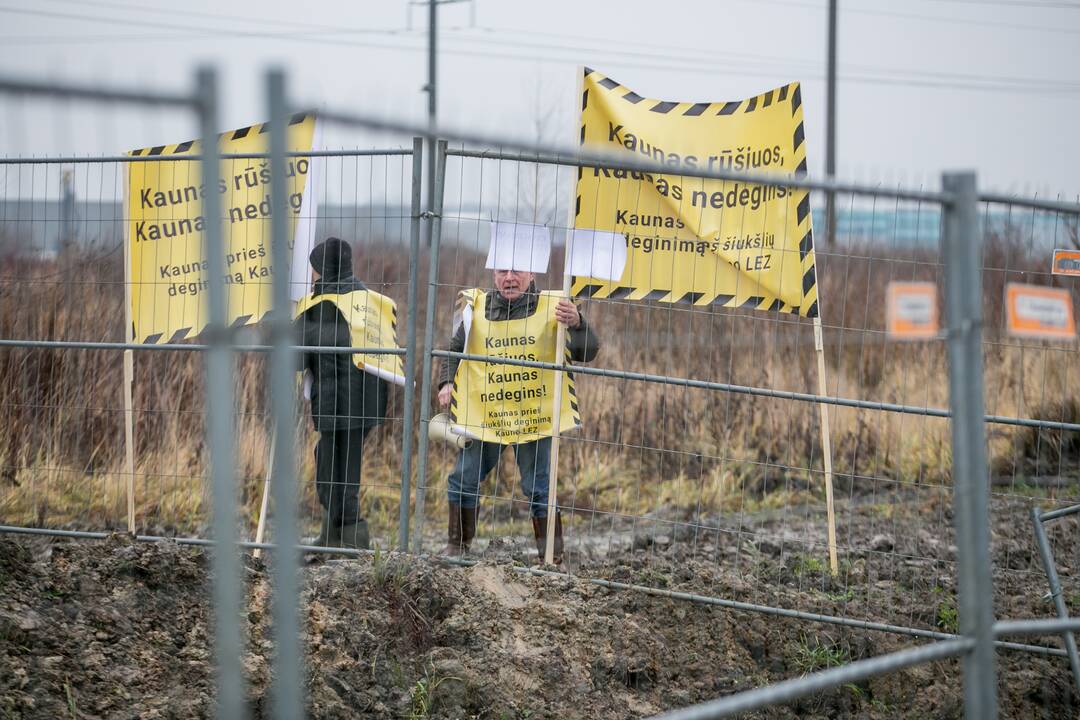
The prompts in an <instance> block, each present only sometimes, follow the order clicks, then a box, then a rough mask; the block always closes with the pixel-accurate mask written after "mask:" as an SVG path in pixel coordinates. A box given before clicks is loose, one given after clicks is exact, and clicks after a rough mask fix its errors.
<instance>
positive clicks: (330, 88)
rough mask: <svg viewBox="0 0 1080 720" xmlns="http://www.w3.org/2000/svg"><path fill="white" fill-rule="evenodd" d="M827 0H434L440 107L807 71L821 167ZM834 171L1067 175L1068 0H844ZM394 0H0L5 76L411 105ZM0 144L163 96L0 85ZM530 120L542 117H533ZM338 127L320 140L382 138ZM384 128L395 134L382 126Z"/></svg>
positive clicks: (162, 124) (1078, 18)
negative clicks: (219, 86)
mask: <svg viewBox="0 0 1080 720" xmlns="http://www.w3.org/2000/svg"><path fill="white" fill-rule="evenodd" d="M826 7H827V3H826V2H824V0H753V1H751V0H732V1H728V2H715V1H713V2H708V1H698V2H667V3H655V2H653V3H644V2H624V3H614V2H602V3H601V2H583V1H582V0H576V1H575V2H567V1H565V0H545V1H544V2H536V0H532V1H531V2H524V1H523V0H498V1H496V0H475V2H474V3H462V4H460V5H444V6H442V7H441V8H440V23H441V25H440V29H441V30H442V31H443V32H442V34H441V39H440V49H441V50H442V52H441V54H440V64H439V71H440V73H439V83H440V88H439V89H440V97H439V108H440V115H441V118H442V119H443V120H444V121H445V122H446V123H448V124H449V125H453V126H461V127H467V128H469V129H471V130H481V131H489V132H491V133H498V134H500V135H503V136H505V135H507V134H512V135H515V136H517V137H523V138H529V139H535V138H536V137H537V135H538V133H539V134H542V135H543V139H545V140H548V141H551V142H558V143H560V144H567V143H571V142H573V140H574V135H575V133H574V117H573V116H574V111H575V100H574V98H573V95H574V94H575V93H574V89H575V86H576V77H575V72H574V70H575V66H577V65H578V64H586V65H590V66H592V67H595V68H597V69H599V70H601V71H602V72H604V73H605V74H608V75H611V76H613V77H615V78H616V79H617V80H619V81H620V82H621V83H623V84H624V85H627V86H629V87H632V88H634V89H635V90H636V91H637V92H638V93H640V94H642V95H645V96H648V97H657V98H660V99H666V100H680V101H720V100H737V99H741V98H744V97H747V96H750V95H753V94H757V93H759V92H762V91H764V90H766V89H770V88H773V87H776V86H779V85H781V84H784V83H787V82H790V81H792V80H798V81H801V82H802V83H803V87H804V99H805V100H804V101H805V119H806V127H807V135H808V141H809V159H810V166H811V170H812V171H816V172H820V171H821V169H822V168H823V165H824V109H825V84H824V79H823V78H824V58H825V40H826V39H825V23H826V12H825V9H826ZM840 7H841V16H840V35H839V38H840V40H839V57H840V86H839V115H838V117H839V131H838V136H839V142H838V153H839V160H838V163H839V169H840V172H841V174H843V175H845V176H846V177H848V178H853V179H856V180H863V181H871V180H872V181H881V182H883V183H886V184H897V183H903V184H905V185H919V184H927V185H935V184H936V183H937V181H938V180H937V179H938V176H939V174H940V172H941V170H943V169H959V168H975V169H976V170H977V171H978V172H979V175H980V185H981V186H982V187H983V188H984V189H995V190H1002V191H1019V192H1026V193H1034V192H1038V193H1039V194H1040V195H1047V194H1049V195H1058V194H1062V195H1063V196H1064V197H1069V198H1075V197H1076V196H1077V194H1078V193H1080V173H1078V172H1077V166H1078V165H1080V143H1078V135H1077V120H1076V118H1077V117H1078V116H1080V2H1070V1H1062V2H1053V1H1051V0H986V1H985V2H981V3H980V2H977V0H912V1H911V2H906V3H903V4H900V3H887V2H885V1H884V0H841V2H840ZM408 10H409V6H408V5H407V3H406V0H382V1H380V2H375V1H374V0H368V1H366V2H363V1H361V2H348V3H347V2H313V3H308V4H307V6H306V7H304V6H302V4H300V3H295V2H294V3H285V2H280V1H278V0H260V1H259V2H247V1H239V0H235V1H234V2H230V3H222V2H220V0H219V1H218V2H213V1H211V0H188V2H185V3H184V4H182V5H177V4H176V3H165V2H164V0H146V1H145V2H141V3H136V2H135V0H37V1H36V2H27V1H26V0H23V1H22V2H19V0H7V1H6V2H0V17H2V18H3V23H2V30H0V38H2V41H0V66H2V67H3V68H4V70H3V72H4V73H5V74H17V75H18V74H26V75H30V76H34V77H45V78H64V79H70V80H79V81H107V82H109V83H111V84H117V85H120V84H123V85H131V84H137V85H140V86H143V87H159V88H167V89H173V90H177V89H180V90H183V89H186V88H188V87H190V85H191V83H192V75H193V71H194V68H195V67H196V66H197V65H198V64H199V63H202V62H211V63H214V64H216V65H217V66H218V67H219V68H220V71H221V73H222V82H223V90H224V93H223V95H224V111H223V128H222V129H226V128H231V127H238V126H243V125H248V124H251V123H253V122H257V121H259V120H261V119H263V118H264V116H265V109H264V103H265V101H264V92H263V87H264V80H263V71H264V69H265V67H266V66H267V65H268V64H271V63H273V64H278V65H281V66H283V67H284V68H286V69H287V71H288V73H289V84H290V88H291V90H292V93H293V97H294V98H295V99H296V100H297V101H303V102H305V103H310V104H315V105H316V106H330V107H335V108H347V109H356V110H363V111H366V112H375V113H378V114H380V115H393V116H399V117H402V118H406V119H409V120H412V121H419V120H422V119H423V117H424V112H425V108H426V98H425V96H424V95H423V94H422V93H421V92H420V88H421V86H422V85H423V84H424V83H425V82H426V73H427V69H426V68H427V65H426V47H425V44H426V18H427V9H426V8H423V7H413V8H412V20H411V28H412V29H411V30H409V29H408V28H409V26H410V23H409V20H408V15H409V12H408ZM3 107H4V110H3V111H2V112H0V153H3V154H7V155H25V154H38V155H41V154H54V153H79V154H101V153H109V154H112V153H116V152H120V151H122V150H125V149H129V148H134V147H144V146H149V145H155V144H161V143H168V142H178V141H181V140H185V139H189V138H190V137H192V136H193V135H194V124H193V122H192V120H191V119H190V118H188V117H184V116H182V115H178V114H177V113H176V112H175V111H173V112H163V111H153V112H146V111H139V112H135V111H129V110H122V109H118V108H115V107H110V108H97V109H95V110H93V111H87V110H83V109H78V108H75V107H74V106H73V105H70V104H59V103H51V104H46V103H42V102H40V101H34V102H27V101H22V100H20V101H12V100H11V99H10V98H5V99H4V100H3ZM538 116H542V117H544V118H545V119H544V120H543V121H542V122H539V123H538V122H537V121H536V118H537V117H538ZM386 142H389V140H388V139H387V138H385V137H383V138H376V137H372V136H370V135H361V134H359V133H356V132H352V131H349V132H346V131H334V132H331V133H330V134H329V135H328V137H327V145H328V146H336V145H344V146H348V147H355V146H360V147H365V146H370V145H371V144H372V143H378V144H385V143H386ZM393 142H394V144H399V143H400V142H402V140H401V139H394V140H393Z"/></svg>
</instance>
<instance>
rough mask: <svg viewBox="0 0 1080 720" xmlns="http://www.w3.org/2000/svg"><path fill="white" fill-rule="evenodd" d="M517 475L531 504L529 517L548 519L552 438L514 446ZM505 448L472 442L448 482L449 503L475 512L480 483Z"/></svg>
mask: <svg viewBox="0 0 1080 720" xmlns="http://www.w3.org/2000/svg"><path fill="white" fill-rule="evenodd" d="M511 447H513V448H514V458H515V459H516V460H517V466H518V472H520V473H521V492H523V493H524V494H525V497H526V498H528V500H529V513H530V514H531V515H532V516H533V517H534V518H541V517H547V496H548V478H549V470H550V466H551V438H540V439H539V440H534V441H532V442H527V443H521V444H520V445H512V446H511ZM504 449H506V445H500V444H499V443H482V442H473V444H472V445H470V446H469V447H467V448H463V449H462V450H461V452H459V453H458V458H457V462H456V463H454V469H453V470H452V471H451V472H450V476H449V477H447V478H446V486H447V488H446V495H447V497H448V498H449V500H450V502H452V503H456V504H458V505H460V506H461V507H463V508H470V509H471V508H474V507H476V505H477V502H478V501H479V499H480V498H479V494H480V483H481V482H482V481H483V480H484V478H486V477H487V475H488V473H490V472H491V471H492V469H494V468H495V466H497V465H498V464H499V457H500V456H501V455H502V451H503V450H504Z"/></svg>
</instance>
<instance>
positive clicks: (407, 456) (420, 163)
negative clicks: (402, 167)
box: [398, 137, 424, 552]
mask: <svg viewBox="0 0 1080 720" xmlns="http://www.w3.org/2000/svg"><path fill="white" fill-rule="evenodd" d="M423 175H424V140H423V138H419V137H414V138H413V144H412V210H411V212H410V220H409V291H408V299H407V300H406V301H405V302H406V304H407V305H408V306H409V311H408V312H409V321H408V323H409V324H408V329H407V330H406V331H405V333H406V334H405V411H404V412H403V413H402V419H401V500H400V501H399V503H400V504H399V506H398V548H399V549H400V550H401V551H402V552H405V551H407V550H408V549H409V487H410V483H411V481H412V441H413V429H412V427H413V405H414V404H415V402H416V302H417V301H416V295H417V287H416V285H417V283H418V282H419V280H418V277H417V267H418V266H419V264H420V212H421V209H420V197H421V191H422V189H423V184H424V183H423Z"/></svg>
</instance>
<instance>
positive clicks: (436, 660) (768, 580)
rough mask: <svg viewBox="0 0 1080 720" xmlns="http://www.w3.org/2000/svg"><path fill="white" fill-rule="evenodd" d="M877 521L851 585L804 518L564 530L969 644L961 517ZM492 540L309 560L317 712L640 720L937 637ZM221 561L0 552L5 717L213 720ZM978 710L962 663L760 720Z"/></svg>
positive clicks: (1057, 529) (1021, 610)
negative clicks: (464, 559)
mask: <svg viewBox="0 0 1080 720" xmlns="http://www.w3.org/2000/svg"><path fill="white" fill-rule="evenodd" d="M1029 508H1030V503H1028V502H1024V501H1018V500H1001V499H997V500H995V502H994V508H993V516H994V538H993V541H994V558H995V567H996V573H995V575H996V577H995V580H996V597H995V600H996V613H997V615H998V617H1047V616H1049V615H1050V614H1051V612H1052V610H1051V607H1050V605H1049V603H1048V602H1047V601H1046V600H1045V599H1044V597H1043V596H1044V595H1045V588H1046V582H1045V577H1044V576H1043V575H1042V574H1041V571H1038V572H1037V570H1038V565H1037V555H1036V552H1035V548H1034V544H1033V541H1032V539H1031V526H1030V521H1029V519H1028V516H1027V513H1028V511H1029ZM882 512H883V511H882V508H881V507H880V506H878V505H867V504H863V505H861V506H858V507H854V506H853V507H845V508H843V509H842V517H843V518H845V524H844V525H843V527H844V528H845V530H844V532H845V533H846V535H845V536H844V537H843V538H842V546H848V547H866V548H867V550H866V551H861V552H857V553H850V552H849V553H844V554H843V556H842V562H841V572H840V574H839V575H838V576H837V577H836V578H835V579H834V578H833V577H832V576H831V575H830V574H829V573H828V572H827V566H826V565H825V564H824V563H823V562H822V560H820V559H819V558H818V555H820V553H818V552H816V551H814V552H803V551H802V550H803V546H802V545H800V538H801V539H803V540H805V539H806V538H808V537H811V535H809V534H808V533H803V532H802V531H801V530H802V529H805V528H802V529H800V525H799V523H800V522H801V521H800V520H799V519H798V518H794V517H790V516H788V517H784V518H776V517H768V516H762V517H761V518H760V519H759V521H758V522H756V523H755V524H754V525H753V527H752V528H751V530H752V532H753V533H755V534H754V535H749V536H747V537H745V538H743V539H742V540H741V541H739V542H729V541H727V540H725V538H724V537H723V536H721V535H716V536H715V537H706V536H703V535H702V534H701V533H700V532H697V533H695V532H693V531H689V530H679V528H680V527H682V526H679V525H665V524H663V523H658V524H656V526H655V527H652V528H648V527H639V528H635V529H633V530H630V531H625V532H624V531H623V530H625V529H623V530H620V533H612V532H608V533H604V534H603V536H602V537H603V538H604V539H605V540H604V542H606V545H604V542H600V541H597V540H596V538H594V537H591V536H588V535H586V531H587V530H588V529H589V527H590V525H589V523H588V522H584V521H579V522H578V523H576V524H575V525H574V526H573V527H572V528H571V529H569V530H568V534H575V533H576V540H577V542H576V543H575V547H578V548H580V549H581V552H580V553H577V554H576V556H572V560H573V561H574V562H575V563H576V565H577V567H576V568H575V570H576V572H577V573H578V574H580V575H591V576H594V577H602V578H608V579H613V580H618V581H622V582H629V583H641V584H645V585H650V586H653V587H666V588H671V589H678V590H686V591H695V592H701V593H706V594H711V595H715V596H719V597H724V598H729V599H735V600H742V601H747V602H754V603H762V604H770V605H780V606H784V607H789V608H796V609H800V610H811V611H817V612H823V613H829V614H842V615H848V616H851V617H856V618H859V619H865V620H877V621H883V622H890V623H896V624H903V625H911V626H915V627H920V628H926V629H940V630H946V631H951V630H954V629H955V627H956V620H957V618H956V604H955V582H954V580H953V574H954V565H953V564H952V559H953V555H954V553H955V549H954V548H953V547H952V545H951V538H950V537H949V535H948V533H947V532H946V531H944V530H942V529H940V526H939V525H938V524H937V523H936V522H932V520H933V519H934V518H941V519H944V520H947V519H948V518H947V516H948V508H947V507H945V506H942V505H940V504H935V503H929V504H926V503H923V504H917V503H909V504H907V505H903V506H902V505H897V504H895V503H894V504H892V506H891V509H889V511H888V516H887V517H883V516H882ZM805 523H806V525H807V527H809V526H810V525H814V524H815V523H813V522H812V521H811V519H809V518H807V519H806V520H805ZM1048 529H1049V531H1050V534H1051V537H1052V539H1053V541H1054V545H1055V552H1056V555H1057V558H1056V559H1057V565H1058V567H1059V569H1060V572H1061V573H1062V579H1063V581H1064V583H1065V585H1066V595H1067V597H1068V600H1069V602H1070V603H1073V607H1072V610H1073V612H1075V613H1080V584H1078V579H1080V578H1078V577H1077V575H1078V574H1080V573H1078V571H1077V568H1078V567H1080V524H1078V522H1077V520H1076V518H1075V517H1074V518H1073V519H1071V520H1063V521H1058V522H1056V523H1054V524H1052V525H1050V526H1048ZM615 536H618V538H620V539H621V540H625V544H620V542H621V540H620V542H615V543H613V542H612V537H615ZM484 545H486V546H487V547H486V550H485V551H484V553H483V556H482V557H481V559H480V560H481V561H480V563H479V564H478V565H475V566H473V567H470V568H459V567H448V566H445V565H442V564H439V563H438V562H433V561H429V560H427V559H412V560H403V559H400V558H397V557H395V556H391V555H387V554H379V555H377V556H375V557H371V556H368V557H364V558H361V559H346V560H329V561H323V562H317V563H313V564H311V565H309V566H307V567H305V569H304V571H303V572H304V579H305V589H304V608H305V609H304V612H305V615H306V619H307V625H306V637H305V641H306V647H307V653H308V658H307V659H308V663H307V666H306V671H305V676H304V678H303V680H304V684H305V686H306V688H307V698H308V699H307V702H308V708H309V713H310V716H312V717H318V718H351V717H397V718H423V717H432V718H469V717H477V718H565V717H604V718H607V717H614V718H630V717H643V716H648V715H650V714H653V713H657V712H660V711H663V710H666V709H672V708H677V707H681V706H685V705H689V704H692V703H697V702H702V701H706V700H711V699H713V698H716V697H718V696H721V695H726V694H729V693H733V692H736V691H739V690H743V689H747V688H752V687H757V686H760V685H763V684H765V683H768V682H773V681H777V680H781V679H786V678H791V677H796V676H799V675H801V674H804V673H807V672H811V671H813V670H816V669H820V668H824V667H828V666H830V665H835V664H840V663H843V662H848V661H851V660H856V659H859V658H865V657H871V656H874V655H878V654H881V653H885V652H889V651H892V650H897V649H900V648H903V647H909V646H912V645H914V644H917V643H920V642H923V641H921V640H917V639H915V638H911V637H905V636H897V635H891V634H884V633H880V632H869V631H861V630H852V629H847V628H843V627H839V626H834V625H822V624H817V623H810V622H805V621H799V620H792V619H783V618H777V617H773V616H768V615H763V614H759V613H754V612H747V611H738V610H730V609H726V608H721V607H715V606H705V605H699V604H693V603H689V602H685V601H679V600H671V599H665V598H660V597H653V596H649V595H645V594H643V593H639V592H632V591H615V590H608V589H605V588H601V587H598V586H596V585H592V584H589V583H587V582H585V581H583V580H578V579H575V578H573V577H569V576H559V577H551V576H543V577H539V576H533V575H528V574H522V573H520V572H516V571H515V570H514V569H513V568H514V567H520V566H521V563H522V562H527V561H528V560H529V557H528V556H529V552H528V550H527V548H528V545H529V543H528V542H526V541H525V540H524V539H523V538H506V539H502V538H500V539H496V540H494V541H491V542H489V543H480V544H479V546H484ZM601 546H604V548H605V549H604V550H603V551H601V550H600V548H601ZM807 547H809V546H807ZM815 547H816V546H815ZM209 565H210V561H209V556H208V555H207V554H206V553H205V552H204V551H202V550H199V549H195V548H190V547H182V546H177V545H175V544H173V543H166V542H163V543H156V544H149V543H136V542H132V541H130V540H129V539H127V538H125V537H123V536H119V535H117V536H113V537H112V538H110V539H109V540H107V541H85V542H68V541H48V540H41V539H26V538H21V537H16V536H0V718H193V717H194V718H197V717H207V716H210V715H212V713H213V705H212V699H213V696H214V684H213V677H212V664H211V655H210V643H211V640H212V626H211V625H209V622H210V620H211V614H210V611H209V605H208V587H209V586H208V583H209ZM245 579H246V580H247V587H248V597H247V606H246V613H245V615H244V618H243V630H244V633H245V637H247V638H249V642H248V649H247V654H246V656H245V660H244V665H245V669H246V672H247V677H248V683H249V684H248V691H249V697H250V706H251V713H252V715H253V716H254V717H264V716H267V715H268V702H269V700H268V698H269V685H268V683H269V666H270V657H271V653H272V637H271V632H272V625H271V619H270V607H269V597H270V592H269V585H268V572H267V569H266V567H265V566H264V565H263V563H262V562H261V561H259V560H256V559H253V558H251V557H250V556H248V557H247V558H246V561H245ZM1035 640H1039V641H1041V642H1045V643H1047V644H1053V645H1059V643H1058V642H1057V640H1056V639H1054V638H1044V639H1041V640H1040V639H1035ZM1035 640H1033V641H1035ZM998 672H999V698H1000V705H1001V712H1000V716H1001V717H1005V718H1067V717H1077V716H1078V715H1080V698H1078V696H1077V693H1076V690H1075V689H1074V688H1073V687H1072V686H1071V683H1070V676H1069V671H1068V666H1067V664H1066V662H1065V660H1064V659H1063V658H1057V657H1043V656H1036V655H1031V654H1027V653H1019V652H1015V651H1002V652H1000V653H999V654H998ZM961 716H962V706H961V684H960V672H959V663H958V662H957V661H947V662H938V663H934V664H931V665H926V666H922V667H916V668H912V669H909V670H906V671H902V672H899V673H895V674H893V675H889V676H885V677H881V678H877V679H872V680H869V681H867V682H864V683H859V684H857V685H847V686H844V687H841V688H837V689H835V690H832V691H829V692H825V693H820V694H817V695H814V696H812V697H808V698H806V699H803V700H801V701H798V702H796V703H793V704H790V705H786V706H780V707H774V708H770V709H768V710H765V711H762V712H760V713H758V714H757V715H754V716H753V717H762V718H791V717H800V718H847V717H852V718H894V717H912V718H959V717H961Z"/></svg>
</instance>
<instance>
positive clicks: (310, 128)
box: [127, 114, 315, 343]
mask: <svg viewBox="0 0 1080 720" xmlns="http://www.w3.org/2000/svg"><path fill="white" fill-rule="evenodd" d="M314 131H315V116H314V115H311V114H302V115H295V116H293V117H292V118H291V119H290V122H289V127H288V132H287V137H286V141H287V148H288V150H289V151H295V152H305V151H310V150H311V145H312V137H313V135H314ZM268 138H269V128H268V124H263V125H254V126H251V127H246V128H240V129H239V130H233V131H230V132H228V133H225V134H223V135H221V136H220V140H219V146H220V149H221V152H222V153H265V152H267V147H268ZM200 148H201V142H199V141H197V140H196V141H191V142H184V143H179V144H176V145H161V146H158V147H153V148H144V149H141V150H134V151H132V152H131V153H130V154H131V155H133V156H136V157H149V156H162V157H167V156H184V155H194V156H197V155H199V153H200ZM309 166H310V162H309V160H308V158H302V157H292V158H287V160H286V177H287V184H288V187H287V191H286V192H287V196H288V201H289V237H290V238H293V237H294V233H295V231H296V225H297V219H298V218H299V217H300V216H301V210H302V208H303V206H304V199H305V198H304V192H305V187H306V181H307V177H308V175H309V173H308V170H309V169H310V167H309ZM127 175H128V179H127V222H128V228H127V242H128V244H129V246H128V249H129V253H128V256H129V262H130V266H129V268H128V273H129V274H128V278H129V282H130V283H131V307H130V310H131V321H132V326H133V328H132V333H133V334H132V337H133V338H134V339H135V340H136V341H137V342H142V343H161V342H176V341H179V340H183V339H185V338H190V337H194V336H195V335H198V334H199V333H200V332H201V331H202V330H203V329H204V328H205V327H206V324H207V322H208V319H209V314H208V311H207V302H206V297H207V295H206V291H207V287H208V278H207V273H206V268H207V263H206V256H205V252H204V249H203V242H204V240H203V227H204V225H205V218H204V217H203V214H202V212H203V211H202V199H203V197H204V196H205V193H207V192H217V193H218V194H219V195H220V196H221V203H222V212H223V216H222V230H223V236H224V247H225V270H226V272H225V277H224V280H225V283H226V317H227V321H228V322H229V324H231V325H232V326H234V327H239V326H242V325H247V324H251V323H256V322H258V321H259V320H260V319H262V317H263V316H264V315H265V314H266V313H267V312H269V311H270V309H271V306H272V299H271V281H272V280H271V273H272V265H271V262H270V163H269V160H267V159H223V160H222V162H221V176H220V177H218V178H216V179H214V180H213V181H211V182H210V183H206V182H204V181H203V178H202V177H201V168H200V163H199V162H198V161H197V160H190V161H187V160H175V159H172V160H158V161H153V160H147V161H139V162H130V163H127ZM311 200H314V198H312V199H311ZM304 214H305V215H311V216H314V210H312V209H310V208H309V209H306V210H305V211H304Z"/></svg>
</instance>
